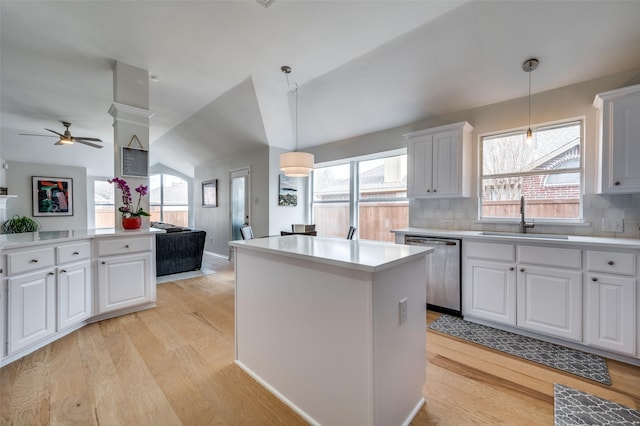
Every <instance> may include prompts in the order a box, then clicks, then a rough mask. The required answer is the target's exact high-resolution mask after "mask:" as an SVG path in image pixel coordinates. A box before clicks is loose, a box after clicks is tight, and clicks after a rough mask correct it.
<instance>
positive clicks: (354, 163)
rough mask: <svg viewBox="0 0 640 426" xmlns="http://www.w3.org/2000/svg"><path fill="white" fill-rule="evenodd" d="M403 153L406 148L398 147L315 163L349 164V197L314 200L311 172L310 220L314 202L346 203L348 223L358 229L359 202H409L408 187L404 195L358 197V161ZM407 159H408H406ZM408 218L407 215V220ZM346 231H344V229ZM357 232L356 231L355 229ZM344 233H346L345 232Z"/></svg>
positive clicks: (326, 165) (312, 218)
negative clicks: (347, 206)
mask: <svg viewBox="0 0 640 426" xmlns="http://www.w3.org/2000/svg"><path fill="white" fill-rule="evenodd" d="M401 155H405V156H407V148H399V149H394V150H391V151H384V152H379V153H375V154H369V155H364V156H359V157H351V158H345V159H341V160H335V161H330V162H325V163H318V164H316V167H315V168H316V169H318V168H324V167H332V166H340V165H345V164H348V165H349V198H348V199H345V200H328V201H316V200H315V195H314V187H315V180H314V178H315V175H314V173H315V172H314V173H312V174H311V181H310V191H311V196H310V197H309V199H310V202H311V206H310V216H311V222H312V223H313V222H314V204H316V203H317V204H340V203H342V204H343V203H348V205H349V225H350V226H353V227H355V228H356V229H359V224H360V217H359V216H360V215H359V211H360V204H361V203H363V204H367V203H380V202H397V201H406V202H407V203H409V200H410V199H409V196H408V189H405V193H406V194H407V195H405V196H404V197H381V198H360V172H359V165H360V162H364V161H369V160H379V159H384V158H388V157H396V156H401ZM407 161H408V160H407ZM408 219H409V218H408V217H407V220H408ZM345 232H346V231H345ZM356 232H358V231H356ZM345 235H346V234H345Z"/></svg>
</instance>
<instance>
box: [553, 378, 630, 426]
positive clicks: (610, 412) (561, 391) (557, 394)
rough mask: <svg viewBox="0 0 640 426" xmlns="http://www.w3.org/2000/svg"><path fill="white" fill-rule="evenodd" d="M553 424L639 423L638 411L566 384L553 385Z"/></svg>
mask: <svg viewBox="0 0 640 426" xmlns="http://www.w3.org/2000/svg"><path fill="white" fill-rule="evenodd" d="M553 415H554V418H555V426H568V425H603V426H604V425H640V411H636V410H633V409H631V408H629V407H625V406H624V405H620V404H616V403H615V402H611V401H607V400H606V399H602V398H598V397H597V396H593V395H589V394H588V393H584V392H581V391H579V390H576V389H572V388H569V387H567V386H563V385H559V384H558V383H556V384H554V386H553Z"/></svg>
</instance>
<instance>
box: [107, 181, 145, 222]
mask: <svg viewBox="0 0 640 426" xmlns="http://www.w3.org/2000/svg"><path fill="white" fill-rule="evenodd" d="M108 182H109V183H115V184H116V186H117V188H118V189H119V190H120V191H122V204H123V206H122V207H120V208H119V209H118V211H120V212H121V213H122V215H123V216H124V217H140V216H151V215H150V214H149V213H147V212H145V211H144V210H143V209H142V207H140V201H142V197H144V196H145V195H147V193H148V189H149V188H148V187H147V186H145V185H139V186H138V187H137V188H136V190H135V191H136V192H137V193H138V202H137V203H136V207H135V209H134V208H133V198H132V197H131V188H129V185H128V184H127V181H126V180H124V179H119V178H117V177H114V178H113V179H109V180H108Z"/></svg>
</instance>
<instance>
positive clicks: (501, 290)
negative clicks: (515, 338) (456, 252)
mask: <svg viewBox="0 0 640 426" xmlns="http://www.w3.org/2000/svg"><path fill="white" fill-rule="evenodd" d="M515 279H516V272H515V268H514V267H513V265H511V264H506V263H501V262H491V261H485V260H476V259H467V261H466V265H465V274H464V284H463V293H462V303H463V314H464V315H470V316H473V317H477V318H482V319H486V320H490V321H494V322H499V323H502V324H507V325H515V324H516V282H515Z"/></svg>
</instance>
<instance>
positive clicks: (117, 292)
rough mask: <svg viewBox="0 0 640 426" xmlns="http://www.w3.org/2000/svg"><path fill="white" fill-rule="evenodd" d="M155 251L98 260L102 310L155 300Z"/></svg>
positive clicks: (100, 305)
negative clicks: (153, 252)
mask: <svg viewBox="0 0 640 426" xmlns="http://www.w3.org/2000/svg"><path fill="white" fill-rule="evenodd" d="M151 259H152V256H151V253H138V254H131V255H123V256H110V257H104V258H100V259H98V313H99V314H101V313H104V312H110V311H115V310H119V309H123V308H127V307H130V306H136V305H141V304H144V303H146V302H150V301H153V300H154V299H155V289H153V288H152V283H153V281H152V279H151V271H152V269H151Z"/></svg>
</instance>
